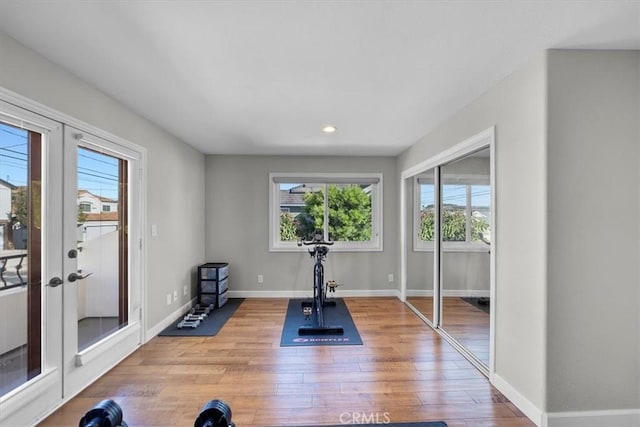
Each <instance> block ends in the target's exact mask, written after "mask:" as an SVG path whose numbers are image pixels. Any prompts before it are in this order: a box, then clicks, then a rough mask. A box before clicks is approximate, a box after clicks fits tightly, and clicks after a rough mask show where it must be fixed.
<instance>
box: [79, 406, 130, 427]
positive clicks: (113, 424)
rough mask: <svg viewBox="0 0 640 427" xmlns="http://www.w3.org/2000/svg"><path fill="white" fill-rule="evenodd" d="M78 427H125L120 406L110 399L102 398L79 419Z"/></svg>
mask: <svg viewBox="0 0 640 427" xmlns="http://www.w3.org/2000/svg"><path fill="white" fill-rule="evenodd" d="M79 427H127V423H125V422H124V421H123V420H122V408H120V406H119V405H118V404H117V403H116V402H114V401H113V400H111V399H107V400H103V401H102V402H100V403H98V404H97V405H96V406H94V407H93V408H92V409H91V410H89V412H87V413H86V414H85V416H84V417H82V418H81V419H80V424H79Z"/></svg>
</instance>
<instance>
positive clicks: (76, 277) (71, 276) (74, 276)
mask: <svg viewBox="0 0 640 427" xmlns="http://www.w3.org/2000/svg"><path fill="white" fill-rule="evenodd" d="M92 274H93V273H87V274H85V275H84V276H83V275H82V274H80V273H79V272H73V273H71V274H69V277H67V280H68V281H70V282H72V283H73V282H75V281H76V280H82V279H86V278H87V277H89V276H91V275H92Z"/></svg>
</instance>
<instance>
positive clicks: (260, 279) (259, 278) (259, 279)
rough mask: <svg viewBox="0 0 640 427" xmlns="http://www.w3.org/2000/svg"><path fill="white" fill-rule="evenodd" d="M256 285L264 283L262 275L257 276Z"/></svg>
mask: <svg viewBox="0 0 640 427" xmlns="http://www.w3.org/2000/svg"><path fill="white" fill-rule="evenodd" d="M258 283H264V276H263V275H262V274H258Z"/></svg>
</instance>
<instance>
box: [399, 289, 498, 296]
mask: <svg viewBox="0 0 640 427" xmlns="http://www.w3.org/2000/svg"><path fill="white" fill-rule="evenodd" d="M407 296H408V297H432V296H433V291H432V290H424V291H423V290H417V289H407ZM442 296H444V297H463V298H489V297H490V296H491V291H490V290H488V289H445V290H444V291H442Z"/></svg>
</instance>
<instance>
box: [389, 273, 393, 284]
mask: <svg viewBox="0 0 640 427" xmlns="http://www.w3.org/2000/svg"><path fill="white" fill-rule="evenodd" d="M389 282H393V274H390V275H389Z"/></svg>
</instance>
